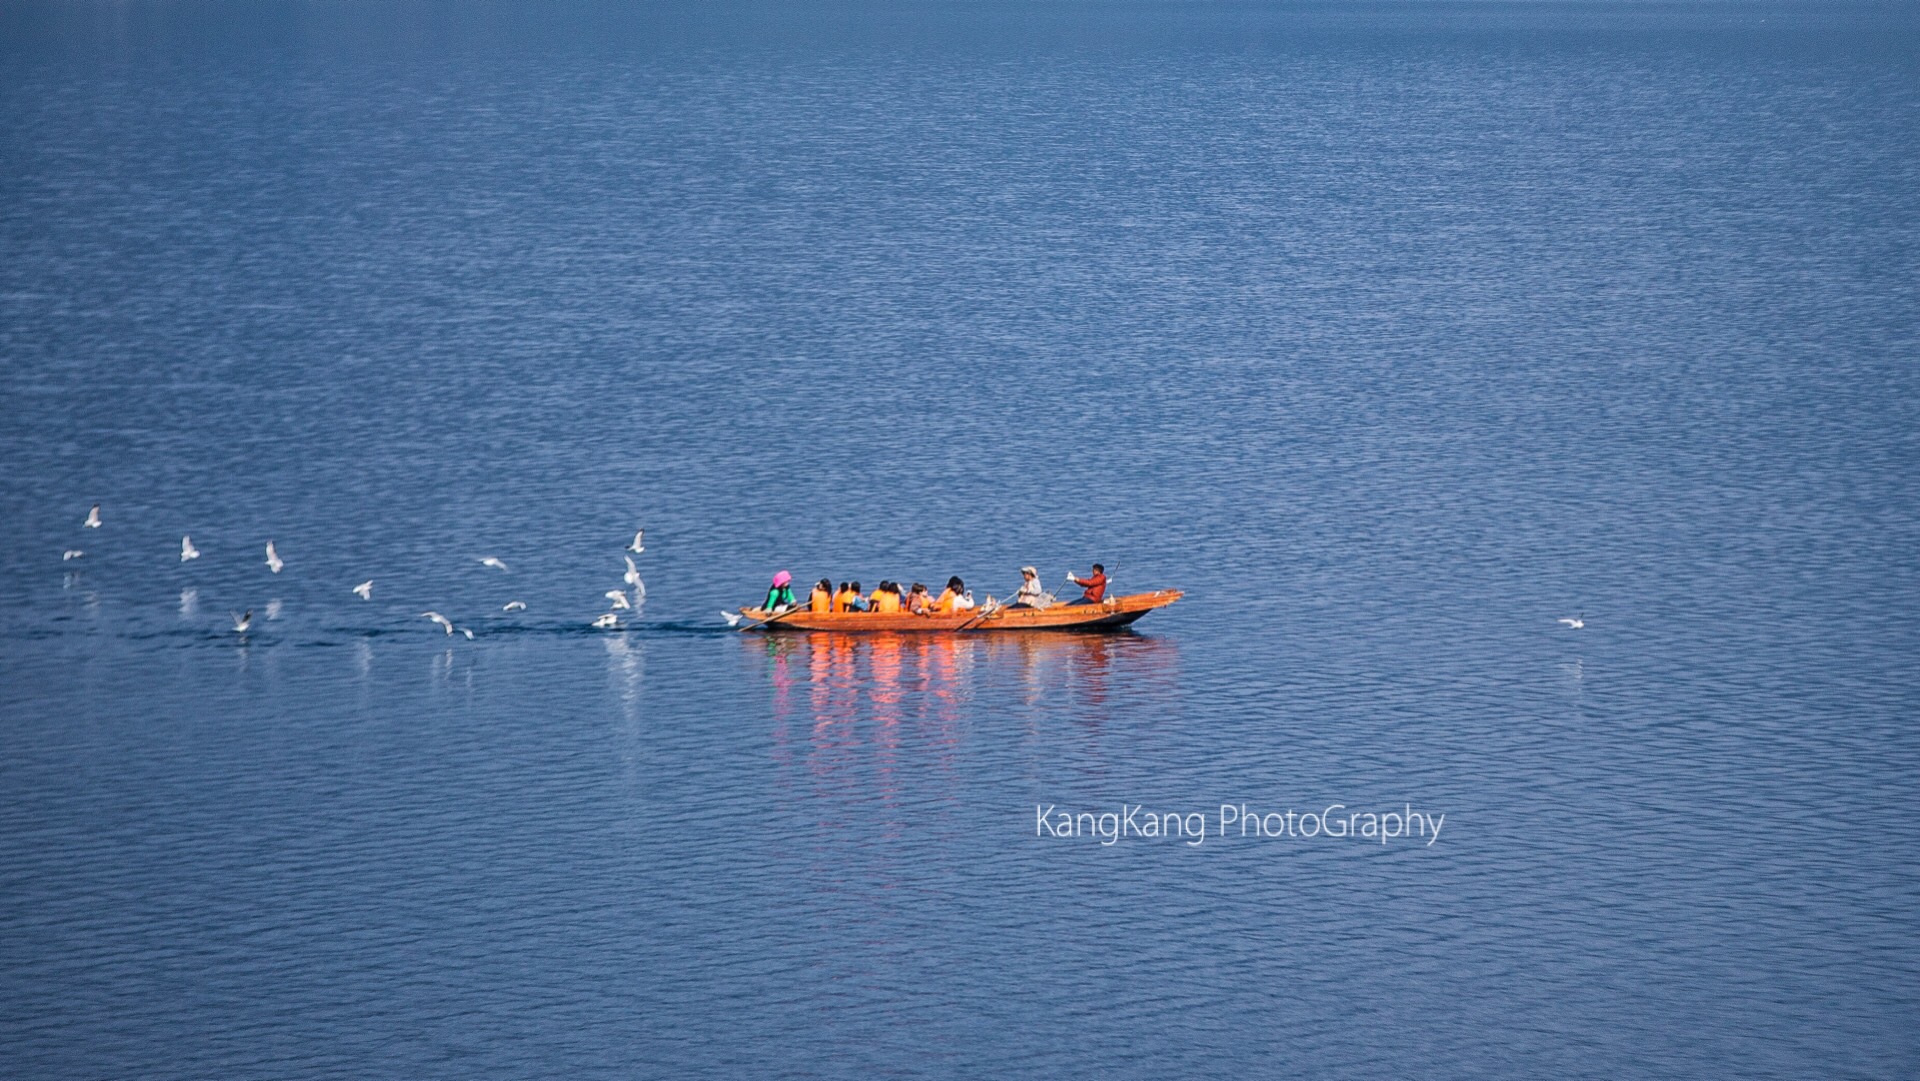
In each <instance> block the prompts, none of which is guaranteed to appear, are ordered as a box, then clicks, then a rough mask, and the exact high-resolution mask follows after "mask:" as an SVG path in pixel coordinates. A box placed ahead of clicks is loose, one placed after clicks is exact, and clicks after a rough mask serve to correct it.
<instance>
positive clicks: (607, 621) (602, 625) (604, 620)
mask: <svg viewBox="0 0 1920 1081" xmlns="http://www.w3.org/2000/svg"><path fill="white" fill-rule="evenodd" d="M619 625H620V617H619V616H616V615H614V614H613V613H612V612H608V613H607V614H606V615H604V616H601V617H600V618H599V619H596V620H594V621H593V629H594V630H597V631H604V630H610V629H612V628H614V627H618V626H619Z"/></svg>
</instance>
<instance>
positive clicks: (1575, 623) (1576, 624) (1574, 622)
mask: <svg viewBox="0 0 1920 1081" xmlns="http://www.w3.org/2000/svg"><path fill="white" fill-rule="evenodd" d="M1555 622H1557V623H1565V624H1566V625H1567V627H1568V629H1569V630H1576V631H1577V630H1579V629H1580V628H1582V627H1584V626H1586V625H1587V619H1586V617H1585V616H1584V615H1583V616H1581V617H1579V618H1577V619H1568V618H1566V617H1565V616H1562V617H1561V618H1560V619H1558V620H1555Z"/></svg>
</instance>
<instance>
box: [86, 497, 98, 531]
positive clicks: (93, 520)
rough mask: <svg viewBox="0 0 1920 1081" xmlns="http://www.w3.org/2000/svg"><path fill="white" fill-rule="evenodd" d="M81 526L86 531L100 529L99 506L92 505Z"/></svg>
mask: <svg viewBox="0 0 1920 1081" xmlns="http://www.w3.org/2000/svg"><path fill="white" fill-rule="evenodd" d="M82 524H83V525H85V526H86V527H87V528H88V529H99V528H100V504H98V503H95V504H94V505H93V509H92V510H90V511H88V512H87V520H86V521H85V522H84V523H82Z"/></svg>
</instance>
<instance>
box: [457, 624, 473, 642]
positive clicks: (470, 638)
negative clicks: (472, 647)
mask: <svg viewBox="0 0 1920 1081" xmlns="http://www.w3.org/2000/svg"><path fill="white" fill-rule="evenodd" d="M460 633H461V634H464V635H466V636H467V641H469V642H471V641H473V632H472V631H470V630H468V629H466V628H465V627H462V628H460Z"/></svg>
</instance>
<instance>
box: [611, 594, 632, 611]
mask: <svg viewBox="0 0 1920 1081" xmlns="http://www.w3.org/2000/svg"><path fill="white" fill-rule="evenodd" d="M606 598H607V599H608V600H610V601H612V602H613V610H614V611H616V612H617V611H619V610H620V609H622V608H632V607H633V605H631V604H628V603H627V595H626V593H625V592H623V591H621V590H618V589H609V590H607V592H606Z"/></svg>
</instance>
